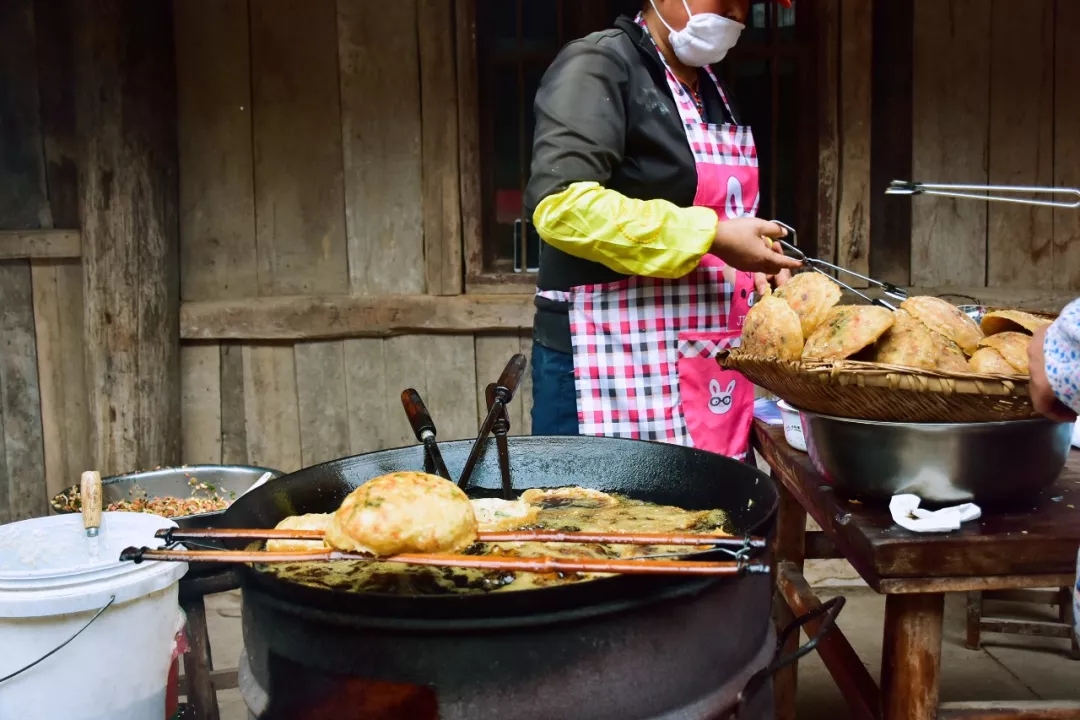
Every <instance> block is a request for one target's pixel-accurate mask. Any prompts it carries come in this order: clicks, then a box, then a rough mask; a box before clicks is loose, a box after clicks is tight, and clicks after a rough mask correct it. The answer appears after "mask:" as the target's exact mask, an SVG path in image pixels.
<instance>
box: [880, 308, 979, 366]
mask: <svg viewBox="0 0 1080 720" xmlns="http://www.w3.org/2000/svg"><path fill="white" fill-rule="evenodd" d="M900 307H901V308H902V309H904V310H906V311H907V312H909V313H910V314H911V315H912V317H914V318H916V319H918V320H920V321H922V323H923V324H925V325H926V326H927V327H928V328H930V329H931V330H933V331H934V332H936V333H940V334H941V335H944V336H945V337H947V338H948V339H949V340H952V341H953V342H954V343H956V344H957V345H959V346H960V349H961V350H963V351H964V354H966V355H971V354H972V353H974V352H975V349H976V348H977V347H978V346H979V341H980V340H982V339H983V332H982V330H980V329H979V326H978V324H977V323H976V322H975V321H974V320H972V319H971V318H970V317H968V315H966V314H965V313H964V311H963V310H961V309H960V308H958V307H956V306H955V305H953V304H952V303H950V302H946V301H945V300H942V299H940V298H936V297H928V296H919V297H913V298H908V299H907V300H905V301H904V302H903V303H902V304H901V305H900Z"/></svg>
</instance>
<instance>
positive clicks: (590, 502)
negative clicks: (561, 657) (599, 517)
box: [521, 487, 619, 508]
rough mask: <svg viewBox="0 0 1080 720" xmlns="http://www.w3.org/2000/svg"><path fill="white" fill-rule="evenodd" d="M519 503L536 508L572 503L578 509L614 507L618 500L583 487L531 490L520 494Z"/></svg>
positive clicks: (604, 493)
mask: <svg viewBox="0 0 1080 720" xmlns="http://www.w3.org/2000/svg"><path fill="white" fill-rule="evenodd" d="M521 501H522V502H524V503H528V504H529V505H536V506H538V507H541V508H544V507H558V506H561V505H568V504H570V503H573V504H574V505H576V506H578V507H598V508H604V507H615V506H616V505H618V504H619V499H618V498H616V497H614V496H612V495H608V494H607V493H606V492H600V491H599V490H590V489H589V488H583V487H561V488H552V489H543V488H533V489H532V490H526V491H525V492H523V493H521Z"/></svg>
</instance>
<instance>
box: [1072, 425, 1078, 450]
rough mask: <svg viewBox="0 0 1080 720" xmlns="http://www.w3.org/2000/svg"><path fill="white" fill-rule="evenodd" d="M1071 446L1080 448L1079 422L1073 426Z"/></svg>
mask: <svg viewBox="0 0 1080 720" xmlns="http://www.w3.org/2000/svg"><path fill="white" fill-rule="evenodd" d="M1072 446H1073V447H1074V448H1080V420H1077V421H1076V424H1075V425H1073V437H1072Z"/></svg>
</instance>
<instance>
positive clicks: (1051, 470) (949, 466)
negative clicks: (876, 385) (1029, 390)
mask: <svg viewBox="0 0 1080 720" xmlns="http://www.w3.org/2000/svg"><path fill="white" fill-rule="evenodd" d="M800 416H801V417H802V425H803V433H804V434H805V436H806V444H807V451H808V452H809V454H810V459H811V460H812V461H813V463H814V467H815V468H817V470H818V472H820V473H821V474H822V476H823V477H824V478H825V479H826V480H827V481H828V482H830V483H831V484H833V485H834V486H836V487H837V488H838V489H839V490H841V491H842V492H844V493H845V494H848V495H851V496H854V497H858V498H864V499H871V500H888V499H889V498H891V497H892V496H893V495H896V494H898V493H911V494H914V495H918V496H919V497H920V498H922V500H923V501H924V502H926V503H929V504H952V503H962V502H975V503H979V504H983V505H995V504H1002V503H1006V502H1010V501H1015V500H1018V499H1021V498H1026V497H1031V496H1034V495H1036V494H1038V493H1039V491H1041V490H1044V489H1046V488H1047V487H1049V486H1051V485H1053V484H1054V481H1056V480H1057V478H1058V477H1059V476H1060V475H1061V472H1062V470H1063V469H1064V467H1065V462H1066V460H1068V457H1069V451H1070V443H1071V438H1072V427H1073V424H1072V423H1055V422H1052V421H1050V420H1044V419H1035V420H1017V421H1009V422H993V423H948V424H944V423H943V424H934V423H925V424H924V423H886V422H873V421H868V420H850V419H846V418H836V417H830V416H827V415H817V414H815V413H809V412H800Z"/></svg>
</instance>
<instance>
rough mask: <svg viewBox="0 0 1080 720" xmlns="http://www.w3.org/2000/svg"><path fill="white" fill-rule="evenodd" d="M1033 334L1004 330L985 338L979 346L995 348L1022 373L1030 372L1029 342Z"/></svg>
mask: <svg viewBox="0 0 1080 720" xmlns="http://www.w3.org/2000/svg"><path fill="white" fill-rule="evenodd" d="M1030 343H1031V336H1030V335H1027V334H1026V333H1018V332H1003V333H997V334H996V335H991V336H990V337H988V338H984V339H983V341H982V342H981V343H979V347H985V348H993V349H994V350H997V351H998V353H1000V354H1001V357H1003V358H1005V362H1007V363H1009V365H1011V366H1012V367H1013V369H1014V370H1016V371H1017V372H1018V373H1020V374H1021V375H1027V374H1028V370H1029V368H1028V355H1027V351H1028V344H1030Z"/></svg>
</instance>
